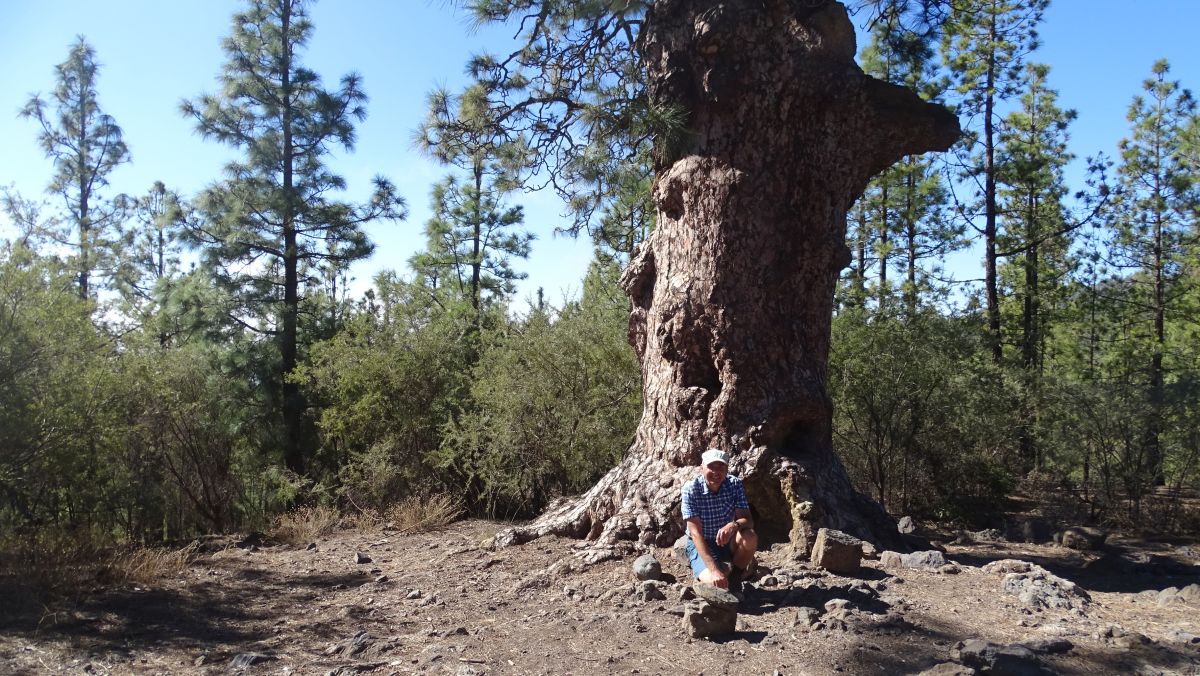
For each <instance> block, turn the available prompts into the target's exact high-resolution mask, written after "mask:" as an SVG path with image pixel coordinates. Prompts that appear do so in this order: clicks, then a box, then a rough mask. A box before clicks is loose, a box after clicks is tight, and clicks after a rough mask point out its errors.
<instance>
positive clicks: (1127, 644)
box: [1112, 631, 1150, 650]
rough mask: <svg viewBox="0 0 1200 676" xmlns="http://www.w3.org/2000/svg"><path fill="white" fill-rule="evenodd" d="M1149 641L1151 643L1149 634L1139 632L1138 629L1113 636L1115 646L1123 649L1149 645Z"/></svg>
mask: <svg viewBox="0 0 1200 676" xmlns="http://www.w3.org/2000/svg"><path fill="white" fill-rule="evenodd" d="M1149 643H1150V638H1149V637H1148V636H1146V635H1145V634H1139V633H1138V632H1136V631H1134V632H1128V633H1122V634H1120V635H1118V636H1113V637H1112V644H1113V647H1115V648H1119V649H1121V650H1133V649H1134V648H1137V647H1138V646H1143V645H1147V644H1149Z"/></svg>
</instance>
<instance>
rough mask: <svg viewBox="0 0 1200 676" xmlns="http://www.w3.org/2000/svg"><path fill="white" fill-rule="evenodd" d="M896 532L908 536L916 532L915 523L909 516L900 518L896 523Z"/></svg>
mask: <svg viewBox="0 0 1200 676" xmlns="http://www.w3.org/2000/svg"><path fill="white" fill-rule="evenodd" d="M896 530H898V531H900V532H901V533H904V534H905V535H908V534H910V533H915V532H917V522H916V521H915V520H914V519H913V518H912V517H911V516H902V517H900V520H899V521H897V522H896Z"/></svg>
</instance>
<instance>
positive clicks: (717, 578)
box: [700, 566, 729, 589]
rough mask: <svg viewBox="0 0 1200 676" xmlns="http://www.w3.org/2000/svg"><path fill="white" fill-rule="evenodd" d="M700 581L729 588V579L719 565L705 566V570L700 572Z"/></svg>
mask: <svg viewBox="0 0 1200 676" xmlns="http://www.w3.org/2000/svg"><path fill="white" fill-rule="evenodd" d="M700 581H701V582H703V583H705V584H711V585H712V586H714V587H719V588H721V589H729V579H728V578H726V577H725V571H723V570H721V568H720V567H719V566H718V567H716V568H705V569H704V572H703V573H700Z"/></svg>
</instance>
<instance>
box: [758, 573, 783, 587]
mask: <svg viewBox="0 0 1200 676" xmlns="http://www.w3.org/2000/svg"><path fill="white" fill-rule="evenodd" d="M758 584H759V586H761V587H763V588H764V589H770V588H771V587H778V586H779V578H777V577H775V576H774V575H764V576H763V578H762V579H761V580H759V581H758Z"/></svg>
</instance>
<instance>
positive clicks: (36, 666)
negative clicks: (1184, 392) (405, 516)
mask: <svg viewBox="0 0 1200 676" xmlns="http://www.w3.org/2000/svg"><path fill="white" fill-rule="evenodd" d="M497 528H498V526H497V525H496V524H493V523H488V522H483V521H466V522H460V523H457V524H454V525H452V526H450V527H449V528H446V529H444V530H441V531H439V532H435V533H422V534H417V535H404V534H399V533H394V532H386V531H376V532H373V533H363V532H361V531H346V532H339V533H337V534H335V535H333V536H331V537H329V538H326V539H322V540H320V541H318V542H316V543H314V545H310V546H309V547H307V548H306V547H303V546H300V547H295V546H270V545H269V544H263V545H252V544H247V543H243V544H244V545H245V546H243V547H239V546H236V545H234V544H233V541H232V540H230V541H225V542H223V543H216V544H215V545H214V544H213V543H210V546H209V547H208V548H209V549H211V550H214V551H209V552H207V553H202V554H200V555H199V556H198V557H197V558H196V559H195V560H194V561H193V562H192V564H191V565H189V566H187V567H186V568H184V569H183V570H182V571H180V572H179V573H177V574H175V575H172V576H170V577H168V578H165V579H162V580H160V581H159V582H157V583H154V584H151V585H146V586H143V585H122V586H118V587H116V588H112V587H108V588H97V589H94V590H91V591H90V592H88V593H86V594H83V595H81V596H79V597H78V598H77V599H75V600H73V601H69V602H55V603H53V604H51V605H49V606H46V605H43V604H42V603H40V602H38V601H37V600H36V597H35V596H33V595H31V594H29V593H26V592H22V591H21V590H20V589H19V588H18V587H15V586H13V584H12V581H11V580H10V581H8V583H7V584H5V585H3V586H2V587H0V672H3V673H10V674H41V673H62V672H68V673H88V674H108V673H112V674H118V673H138V674H168V673H170V674H193V673H195V674H220V673H229V672H231V671H234V672H237V671H241V672H245V673H262V674H271V673H297V674H328V673H335V674H351V673H374V674H393V673H399V674H405V673H417V672H419V673H453V674H493V673H495V674H506V673H512V674H568V673H587V674H592V673H626V674H653V673H671V674H673V673H705V674H724V673H748V674H774V673H780V674H831V673H845V674H904V673H918V672H921V671H923V670H927V669H930V668H933V667H935V666H936V667H937V669H938V671H937V672H936V673H946V674H949V673H973V672H972V669H978V670H979V671H980V673H986V672H987V670H988V669H989V668H990V669H991V670H992V672H993V673H1063V674H1094V673H1121V674H1133V673H1137V674H1158V673H1181V674H1200V638H1197V636H1196V635H1197V634H1200V598H1197V596H1196V594H1195V592H1196V591H1197V590H1198V589H1200V587H1189V586H1188V585H1191V584H1194V583H1197V582H1200V575H1198V573H1200V546H1196V545H1192V544H1189V543H1180V542H1172V543H1165V542H1145V541H1133V540H1128V539H1119V538H1118V539H1110V542H1109V543H1108V544H1107V545H1106V546H1105V548H1104V549H1103V550H1101V551H1098V552H1078V551H1074V550H1070V549H1067V548H1064V547H1060V546H1057V545H1044V546H1043V545H1037V546H1035V545H1024V544H1014V543H1008V542H971V543H968V544H957V545H946V547H945V549H946V552H945V554H944V559H945V561H944V562H942V561H938V560H937V557H936V555H927V556H918V557H908V558H906V559H902V558H900V557H894V556H889V555H884V556H883V557H882V560H868V561H865V562H864V566H863V568H862V570H860V571H859V572H858V573H856V574H854V575H851V576H840V575H834V574H831V573H828V572H826V571H824V570H821V569H818V568H814V567H812V566H811V565H808V564H802V563H797V562H792V561H789V560H788V559H787V557H786V554H785V552H784V550H783V548H782V547H780V548H776V549H774V550H772V551H769V552H762V554H761V565H760V569H759V573H758V578H757V580H756V581H755V582H754V583H753V584H750V585H747V586H746V588H745V589H744V593H743V597H744V598H743V600H742V602H741V603H740V604H739V615H738V619H737V631H736V632H735V633H734V634H732V635H729V636H727V637H724V638H719V639H711V640H710V639H694V638H691V637H689V633H688V631H686V630H685V628H684V626H683V619H682V615H683V613H684V605H685V598H686V597H688V596H689V595H690V592H691V590H690V588H689V586H688V585H687V584H685V583H684V582H673V581H671V578H672V577H674V578H677V579H678V580H681V581H686V580H687V579H688V578H687V575H686V570H685V568H684V567H683V566H682V565H681V564H680V563H679V562H677V561H676V560H675V559H674V557H673V556H672V552H671V550H669V549H664V550H656V551H654V552H653V553H654V554H655V556H656V558H657V559H658V561H660V562H661V564H662V570H663V572H664V573H665V576H666V577H667V578H668V579H667V580H666V581H660V582H658V583H652V584H646V583H643V582H640V581H638V580H637V579H636V578H635V577H634V574H633V572H632V565H633V562H634V559H635V555H634V554H632V553H625V555H624V556H623V557H622V558H619V559H617V558H614V559H608V560H600V561H597V562H595V563H591V564H585V560H586V559H588V558H589V556H587V555H583V554H584V550H582V549H580V548H579V545H578V543H577V542H574V541H571V540H563V539H543V540H539V541H535V542H533V543H530V544H527V545H523V546H519V547H513V548H508V549H501V550H498V551H497V550H492V549H490V548H489V547H487V546H485V545H484V543H485V542H486V541H488V540H489V538H490V536H491V535H492V534H493V533H494V532H495V530H496V529H497ZM599 554H600V555H599V556H597V552H595V551H594V550H593V551H590V557H591V558H592V559H596V558H604V552H600V553H599ZM881 554H883V553H881ZM1171 588H1174V590H1172V589H1171ZM1164 590H1165V591H1164ZM937 665H941V666H937ZM1005 670H1007V671H1005Z"/></svg>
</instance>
